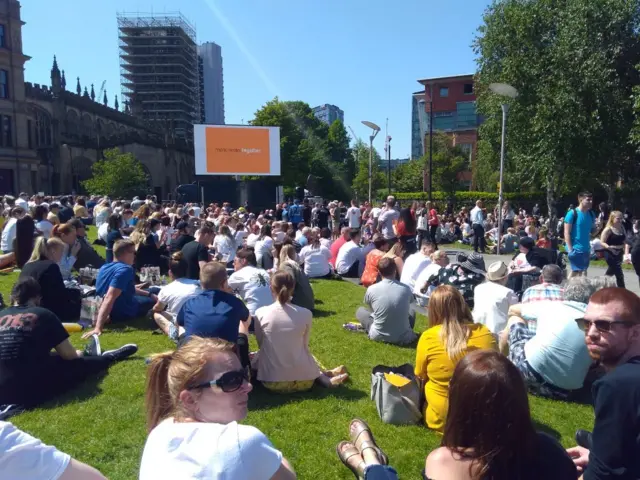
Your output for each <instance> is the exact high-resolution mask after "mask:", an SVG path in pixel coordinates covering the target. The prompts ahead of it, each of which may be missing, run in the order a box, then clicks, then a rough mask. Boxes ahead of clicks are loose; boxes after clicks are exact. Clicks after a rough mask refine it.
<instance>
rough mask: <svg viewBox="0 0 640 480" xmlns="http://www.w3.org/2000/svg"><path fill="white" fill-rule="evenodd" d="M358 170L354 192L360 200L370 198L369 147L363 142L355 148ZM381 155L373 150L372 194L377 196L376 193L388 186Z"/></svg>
mask: <svg viewBox="0 0 640 480" xmlns="http://www.w3.org/2000/svg"><path fill="white" fill-rule="evenodd" d="M353 152H354V155H355V157H356V159H357V160H356V161H357V167H358V170H357V172H356V176H355V178H354V179H353V185H352V188H353V191H354V193H355V194H356V196H357V198H358V199H360V200H363V199H366V198H368V197H369V146H368V145H367V144H365V143H364V142H363V141H362V140H358V141H357V142H356V144H355V145H354V147H353ZM379 165H380V154H379V153H378V152H377V151H376V149H375V148H374V149H373V162H372V163H371V180H372V181H371V194H372V196H375V194H376V191H377V190H378V189H380V188H383V187H385V186H386V184H387V181H386V177H385V174H384V173H383V172H382V170H381V169H380V166H379Z"/></svg>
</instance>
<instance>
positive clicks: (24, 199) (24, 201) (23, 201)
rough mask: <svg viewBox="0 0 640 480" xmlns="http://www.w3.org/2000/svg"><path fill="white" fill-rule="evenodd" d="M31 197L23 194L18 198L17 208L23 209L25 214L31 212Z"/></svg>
mask: <svg viewBox="0 0 640 480" xmlns="http://www.w3.org/2000/svg"><path fill="white" fill-rule="evenodd" d="M28 200H29V195H27V194H26V193H24V192H22V193H21V194H20V195H19V196H18V198H16V207H22V208H23V209H24V211H25V212H28V211H29V202H28Z"/></svg>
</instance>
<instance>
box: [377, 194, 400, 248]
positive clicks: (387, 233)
mask: <svg viewBox="0 0 640 480" xmlns="http://www.w3.org/2000/svg"><path fill="white" fill-rule="evenodd" d="M395 203H396V197H394V196H393V195H389V196H388V197H387V202H386V206H385V208H384V210H382V211H381V212H380V215H379V217H378V231H379V232H380V233H381V234H382V236H383V237H384V239H385V240H387V241H388V242H389V244H390V245H393V244H394V243H395V242H396V232H395V229H394V228H393V227H394V223H395V222H397V221H398V218H399V217H400V212H398V211H397V210H396V209H395V208H393V207H394V205H395Z"/></svg>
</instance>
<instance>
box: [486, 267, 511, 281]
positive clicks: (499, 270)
mask: <svg viewBox="0 0 640 480" xmlns="http://www.w3.org/2000/svg"><path fill="white" fill-rule="evenodd" d="M508 275H509V270H508V269H507V265H506V264H505V263H504V262H493V263H492V264H491V265H489V268H488V269H487V280H491V281H492V282H499V281H500V280H504V279H505V278H507V276H508Z"/></svg>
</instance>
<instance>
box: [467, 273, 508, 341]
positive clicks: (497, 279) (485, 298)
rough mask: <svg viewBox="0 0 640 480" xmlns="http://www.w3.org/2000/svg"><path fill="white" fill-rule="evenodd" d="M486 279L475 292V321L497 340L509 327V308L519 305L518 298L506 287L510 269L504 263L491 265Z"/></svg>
mask: <svg viewBox="0 0 640 480" xmlns="http://www.w3.org/2000/svg"><path fill="white" fill-rule="evenodd" d="M486 278H487V280H486V281H485V282H484V283H481V284H480V285H478V286H476V288H475V289H474V291H473V292H474V293H473V303H474V307H473V319H474V321H475V322H476V323H481V324H482V325H486V326H487V328H488V329H489V330H491V333H493V334H494V335H496V338H497V335H498V334H499V333H500V332H501V331H502V330H503V329H504V327H506V326H507V320H508V318H507V313H508V312H509V307H510V306H511V305H515V304H516V303H518V296H517V295H516V294H515V292H514V291H513V290H511V289H510V288H508V287H507V286H506V285H507V281H508V279H509V269H508V268H507V266H506V265H505V263H504V262H494V263H492V264H491V265H489V269H488V270H487V277H486Z"/></svg>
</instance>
